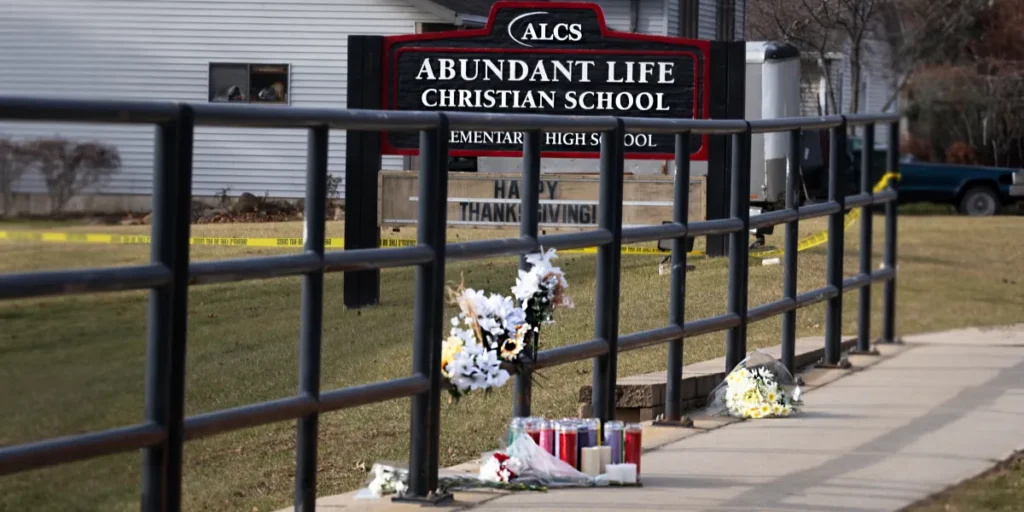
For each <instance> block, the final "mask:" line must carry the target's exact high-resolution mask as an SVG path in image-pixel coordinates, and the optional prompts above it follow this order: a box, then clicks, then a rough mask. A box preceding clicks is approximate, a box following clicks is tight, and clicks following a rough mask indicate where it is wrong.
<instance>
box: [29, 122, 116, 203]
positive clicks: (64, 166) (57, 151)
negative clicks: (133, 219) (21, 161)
mask: <svg viewBox="0 0 1024 512" xmlns="http://www.w3.org/2000/svg"><path fill="white" fill-rule="evenodd" d="M24 147H25V150H26V152H27V154H28V155H29V157H30V158H31V159H32V162H33V163H34V164H35V165H36V166H37V167H38V168H39V172H40V173H41V174H42V175H43V180H44V181H45V182H46V190H47V194H48V195H49V196H50V208H51V211H52V212H53V213H61V212H62V211H63V210H64V207H65V206H66V205H67V203H68V201H69V200H71V198H72V197H74V196H75V195H77V194H79V193H81V192H82V191H83V190H85V189H87V188H89V187H91V186H93V185H96V184H97V183H102V182H103V181H105V180H107V179H108V178H109V177H110V176H112V175H113V174H114V173H115V172H117V170H118V169H119V168H120V167H121V157H120V155H118V153H117V150H116V149H114V148H113V147H111V146H105V145H102V144H98V143H94V142H87V143H80V144H76V143H73V142H70V141H68V140H65V139H45V140H38V141H34V142H30V143H28V144H26V145H25V146H24Z"/></svg>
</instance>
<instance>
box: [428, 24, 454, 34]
mask: <svg viewBox="0 0 1024 512" xmlns="http://www.w3.org/2000/svg"><path fill="white" fill-rule="evenodd" d="M460 29H461V27H459V26H456V25H453V24H451V23H420V33H421V34H427V33H430V32H450V31H453V30H460Z"/></svg>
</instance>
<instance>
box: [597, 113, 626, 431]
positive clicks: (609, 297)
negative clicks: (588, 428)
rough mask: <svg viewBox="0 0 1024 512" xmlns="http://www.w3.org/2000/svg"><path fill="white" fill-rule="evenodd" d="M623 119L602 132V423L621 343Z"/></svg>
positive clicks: (609, 414)
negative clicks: (607, 237)
mask: <svg viewBox="0 0 1024 512" xmlns="http://www.w3.org/2000/svg"><path fill="white" fill-rule="evenodd" d="M624 134H625V129H624V127H623V122H622V120H621V119H617V118H616V125H615V128H614V129H612V130H609V131H607V132H605V133H603V134H602V135H601V181H600V185H599V187H600V190H599V194H600V195H599V197H600V204H599V205H598V213H597V216H598V225H599V226H600V228H601V229H607V230H608V231H610V232H611V234H612V241H611V242H609V243H607V244H605V245H602V246H601V247H599V248H598V249H597V298H596V299H595V300H594V305H595V311H594V338H595V339H599V340H605V342H606V343H607V344H608V354H606V355H603V356H600V357H598V358H596V359H595V360H594V375H593V380H592V386H591V390H592V395H593V413H592V415H593V416H594V417H597V418H600V419H601V420H602V422H605V421H609V420H612V419H614V418H615V380H616V379H615V372H616V365H617V362H618V361H617V356H618V344H619V270H620V269H619V259H620V258H621V256H622V255H621V251H622V174H623V168H624V165H623V164H624V162H623V158H624V156H625V155H624V151H623V135H624Z"/></svg>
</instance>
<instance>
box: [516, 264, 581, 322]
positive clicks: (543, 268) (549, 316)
mask: <svg viewBox="0 0 1024 512" xmlns="http://www.w3.org/2000/svg"><path fill="white" fill-rule="evenodd" d="M555 258H558V255H557V254H556V253H555V250H554V249H548V250H547V251H543V250H541V252H539V253H537V254H531V255H529V256H527V257H526V262H527V263H529V264H530V265H532V266H531V267H530V270H520V271H519V277H517V278H516V284H515V286H513V287H512V294H513V295H515V297H516V299H517V300H518V301H519V305H520V307H522V308H523V310H524V311H525V312H526V321H527V322H528V323H529V324H530V325H532V326H533V329H534V331H535V332H539V330H540V326H541V325H543V324H550V323H553V322H554V321H555V320H554V311H555V308H558V307H565V308H571V307H573V303H572V299H571V298H570V297H569V296H568V295H566V293H565V291H566V290H568V289H569V283H568V281H566V280H565V274H564V273H563V272H562V269H560V268H558V267H556V266H554V265H552V264H551V261H552V260H554V259H555Z"/></svg>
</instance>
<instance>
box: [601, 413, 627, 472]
mask: <svg viewBox="0 0 1024 512" xmlns="http://www.w3.org/2000/svg"><path fill="white" fill-rule="evenodd" d="M623 428H624V426H623V423H622V422H621V421H609V422H607V423H605V424H604V444H606V445H607V446H608V447H609V448H611V451H612V461H611V463H612V464H622V441H623V437H622V430H623Z"/></svg>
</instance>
